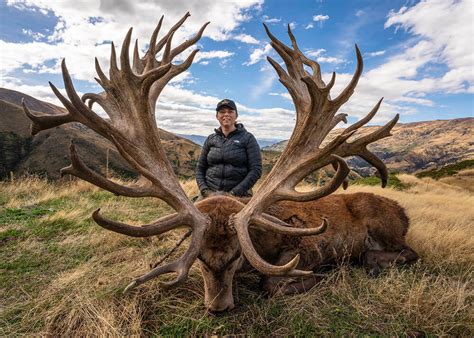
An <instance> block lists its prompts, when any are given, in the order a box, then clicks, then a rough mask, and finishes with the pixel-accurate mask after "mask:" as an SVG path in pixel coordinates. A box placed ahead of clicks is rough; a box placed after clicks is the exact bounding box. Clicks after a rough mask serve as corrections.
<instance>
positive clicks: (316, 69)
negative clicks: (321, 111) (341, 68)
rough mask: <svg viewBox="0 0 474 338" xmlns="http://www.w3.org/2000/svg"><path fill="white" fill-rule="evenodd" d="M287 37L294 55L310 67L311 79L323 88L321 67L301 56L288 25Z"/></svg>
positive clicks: (301, 53)
mask: <svg viewBox="0 0 474 338" xmlns="http://www.w3.org/2000/svg"><path fill="white" fill-rule="evenodd" d="M288 36H289V37H290V40H291V44H292V46H293V49H294V50H295V52H296V54H298V56H299V57H300V58H301V61H302V62H303V63H304V64H305V65H307V66H309V67H311V70H312V71H313V79H314V80H315V81H316V83H317V84H318V86H321V87H322V86H324V82H323V79H322V77H321V67H320V66H319V63H317V62H316V61H314V60H311V59H309V58H308V57H306V55H304V54H303V52H302V51H301V50H300V48H299V47H298V43H297V42H296V39H295V36H294V35H293V32H292V31H291V26H290V25H288ZM333 75H335V74H333ZM331 87H332V86H331Z"/></svg>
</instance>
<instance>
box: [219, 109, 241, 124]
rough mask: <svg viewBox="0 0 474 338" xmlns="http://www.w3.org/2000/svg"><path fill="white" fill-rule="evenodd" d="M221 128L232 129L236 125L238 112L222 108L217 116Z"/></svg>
mask: <svg viewBox="0 0 474 338" xmlns="http://www.w3.org/2000/svg"><path fill="white" fill-rule="evenodd" d="M216 118H217V120H218V121H219V124H220V125H221V127H224V128H230V127H232V126H233V125H235V121H236V120H237V112H236V111H235V110H233V109H231V108H229V107H222V108H221V109H219V111H218V112H217V115H216Z"/></svg>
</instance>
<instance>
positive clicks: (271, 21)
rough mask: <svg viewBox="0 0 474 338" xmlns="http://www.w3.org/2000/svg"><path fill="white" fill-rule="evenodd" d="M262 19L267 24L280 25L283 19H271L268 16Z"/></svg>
mask: <svg viewBox="0 0 474 338" xmlns="http://www.w3.org/2000/svg"><path fill="white" fill-rule="evenodd" d="M262 19H263V21H264V22H266V23H279V22H280V21H281V19H277V18H270V17H269V16H268V15H264V16H263V17H262Z"/></svg>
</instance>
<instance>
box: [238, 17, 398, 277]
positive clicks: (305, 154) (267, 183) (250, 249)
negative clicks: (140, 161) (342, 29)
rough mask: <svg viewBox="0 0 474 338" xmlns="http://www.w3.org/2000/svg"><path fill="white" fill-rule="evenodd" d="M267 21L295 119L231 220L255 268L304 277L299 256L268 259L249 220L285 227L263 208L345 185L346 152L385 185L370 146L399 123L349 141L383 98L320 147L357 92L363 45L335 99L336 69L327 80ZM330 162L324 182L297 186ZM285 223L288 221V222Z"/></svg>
mask: <svg viewBox="0 0 474 338" xmlns="http://www.w3.org/2000/svg"><path fill="white" fill-rule="evenodd" d="M264 26H265V30H266V32H267V34H268V36H269V37H270V40H271V45H272V47H273V48H274V49H275V50H276V52H277V53H278V54H279V55H280V56H281V58H282V59H283V61H284V63H285V66H286V70H285V69H283V67H282V66H280V64H279V63H278V62H276V61H275V60H273V59H272V58H271V57H268V58H267V59H268V61H269V62H270V64H271V65H272V66H273V68H275V70H276V72H277V74H278V76H279V78H280V82H281V83H282V84H283V85H284V86H285V87H286V88H287V90H288V92H289V93H290V95H291V97H292V99H293V103H294V105H295V109H296V124H295V128H294V130H293V133H292V135H291V137H290V139H289V141H288V144H287V146H286V148H285V149H284V151H283V153H282V154H281V156H280V158H279V160H278V162H277V163H276V164H275V166H274V167H273V169H272V171H271V172H270V174H269V175H268V176H267V177H266V178H265V180H264V181H263V182H262V184H261V188H260V189H259V190H258V191H257V192H256V194H255V195H254V196H253V197H252V199H251V200H250V201H249V202H248V204H247V205H246V206H245V207H244V208H243V209H242V210H241V211H240V212H239V213H238V214H236V215H235V216H234V218H233V222H234V226H235V227H236V230H237V234H238V237H239V241H240V244H241V247H242V251H243V253H244V254H245V256H246V257H247V259H248V260H249V262H250V263H251V264H252V265H253V266H254V267H255V268H256V269H258V270H259V271H261V272H263V273H265V274H267V275H289V276H300V275H306V274H309V273H311V271H300V270H296V269H295V268H296V266H297V265H298V262H299V255H297V256H296V257H294V258H293V259H292V260H291V261H290V262H289V263H287V264H285V265H283V266H275V265H272V264H270V263H268V262H266V261H264V260H263V259H262V258H261V257H260V256H259V254H258V253H257V251H256V250H255V248H254V246H253V244H252V241H251V238H250V235H249V231H248V227H249V225H252V224H253V225H256V226H260V227H265V228H266V229H271V230H273V231H276V232H278V231H279V230H280V227H281V226H282V224H279V222H276V221H274V220H270V219H268V218H267V219H265V223H263V222H262V213H263V212H264V211H265V209H266V208H267V207H268V206H270V205H271V204H273V203H275V202H278V201H281V200H291V201H299V202H305V201H311V200H315V199H318V198H322V197H324V196H327V195H329V194H331V193H332V192H334V191H336V190H337V188H338V187H339V186H340V185H341V184H343V182H344V180H345V178H346V176H347V175H348V173H349V171H350V170H349V167H348V166H347V163H346V161H345V160H344V157H347V156H354V155H356V156H360V157H362V158H363V159H365V160H366V161H368V162H369V163H371V164H372V165H373V166H375V167H376V168H377V169H378V171H379V172H380V176H381V177H382V185H383V186H385V184H386V181H387V170H386V167H385V165H384V164H383V162H382V161H381V160H380V159H379V158H378V157H377V156H375V155H374V154H373V153H371V152H370V151H368V150H367V148H366V147H367V145H368V144H370V143H372V142H374V141H377V140H380V139H382V138H384V137H387V136H390V130H391V129H392V127H393V126H394V125H395V123H396V122H397V120H398V115H397V116H396V117H395V118H394V119H393V120H392V121H390V122H389V123H388V124H386V125H385V126H383V127H382V128H380V129H378V130H376V131H375V132H373V133H371V134H369V135H366V136H364V137H360V138H359V139H357V140H356V141H354V142H348V139H349V138H350V137H351V136H352V135H354V133H356V132H357V131H358V130H359V128H360V127H362V126H363V125H365V124H366V123H367V122H369V121H370V120H371V119H372V118H373V117H374V115H375V114H376V113H377V110H378V109H379V107H380V104H381V102H382V100H380V101H379V102H378V103H377V104H376V105H375V107H374V108H373V109H372V111H371V112H370V113H369V114H368V115H367V116H366V117H365V118H363V119H361V120H360V121H358V122H357V123H355V124H353V125H352V126H350V127H348V128H346V129H345V130H344V131H343V132H342V133H340V134H339V135H338V136H337V137H336V138H335V139H333V140H332V141H331V142H329V143H328V144H327V145H326V146H324V147H321V143H322V141H323V140H324V139H325V138H326V136H327V135H328V134H329V132H330V131H331V130H332V129H333V128H334V127H335V126H336V125H337V124H338V123H339V122H342V121H344V122H347V121H346V116H347V115H346V114H337V115H336V113H337V111H338V109H339V108H340V107H341V106H342V105H343V104H344V103H345V102H347V100H348V99H349V98H350V97H351V95H352V94H353V93H354V89H355V87H356V85H357V82H358V81H359V78H360V75H361V74H362V68H363V62H362V56H361V53H360V51H359V48H358V47H357V45H356V46H355V51H356V56H357V67H356V70H355V73H354V75H353V77H352V79H351V81H350V82H349V84H348V85H347V86H346V88H345V89H344V90H343V91H342V92H341V93H340V94H339V95H338V96H337V97H336V98H334V99H331V96H330V90H331V88H332V87H333V86H334V83H335V79H336V74H335V73H333V74H332V77H331V79H330V81H329V82H328V83H327V84H326V83H325V82H324V81H323V80H322V76H321V69H320V66H319V64H318V63H317V62H316V61H314V60H311V59H309V58H307V57H306V56H305V55H304V54H303V53H302V52H301V50H300V49H299V47H298V45H297V43H296V39H295V37H294V36H293V33H292V32H291V29H290V27H288V35H289V37H290V40H291V44H292V48H291V47H289V46H287V45H285V44H284V43H282V42H281V41H280V40H278V39H277V38H276V37H275V36H273V35H272V33H271V32H270V31H269V29H268V27H267V26H266V25H265V24H264ZM305 65H306V66H308V67H310V68H311V70H312V73H311V74H310V73H309V72H308V71H306V69H305V67H304V66H305ZM328 164H332V165H333V167H334V168H336V170H337V171H336V174H335V176H334V177H333V178H332V180H331V181H330V182H329V183H328V184H327V185H326V186H323V187H321V188H319V189H316V190H314V191H310V192H298V191H296V190H295V187H296V185H297V184H298V183H299V182H300V181H301V180H302V179H303V178H304V177H306V176H307V175H308V174H309V173H311V172H313V171H315V170H318V169H320V168H322V167H324V166H326V165H328ZM286 226H289V225H288V224H286ZM325 226H326V223H325V222H324V223H323V225H321V226H320V227H318V228H316V229H313V233H312V234H317V233H321V232H322V231H324V230H325V228H326V227H325ZM288 232H294V234H298V235H308V234H309V233H305V234H302V233H301V229H291V231H290V230H288Z"/></svg>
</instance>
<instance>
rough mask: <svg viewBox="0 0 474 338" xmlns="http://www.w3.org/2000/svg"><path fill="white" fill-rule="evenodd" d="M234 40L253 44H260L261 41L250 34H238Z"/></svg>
mask: <svg viewBox="0 0 474 338" xmlns="http://www.w3.org/2000/svg"><path fill="white" fill-rule="evenodd" d="M234 40H237V41H240V42H244V43H249V44H253V45H258V44H259V43H260V41H258V40H257V39H255V38H254V37H253V36H251V35H248V34H239V35H236V36H234Z"/></svg>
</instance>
